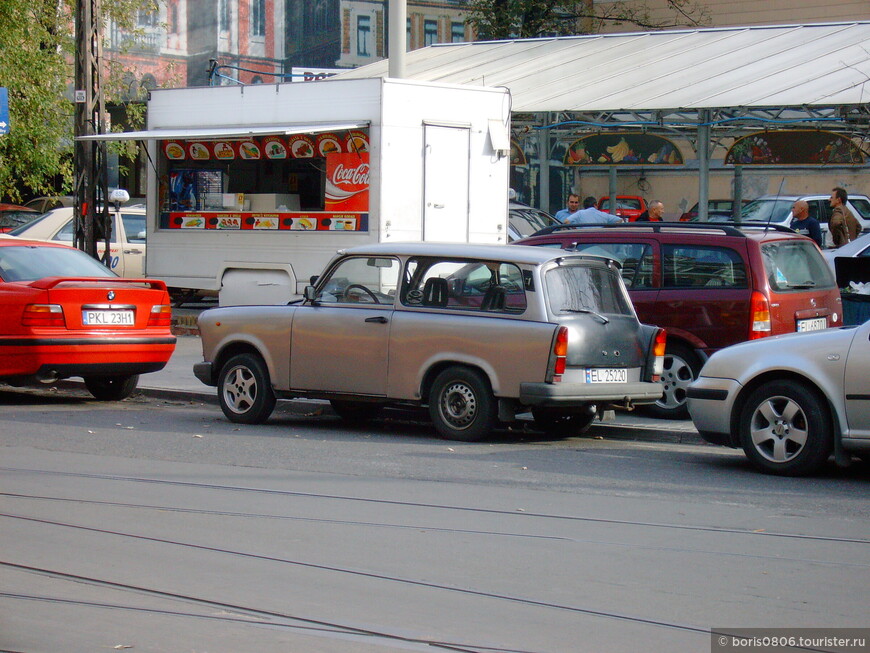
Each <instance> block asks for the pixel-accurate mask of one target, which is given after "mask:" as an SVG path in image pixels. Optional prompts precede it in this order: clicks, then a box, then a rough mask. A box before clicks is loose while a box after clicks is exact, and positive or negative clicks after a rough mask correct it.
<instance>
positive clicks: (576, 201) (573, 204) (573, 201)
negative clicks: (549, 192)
mask: <svg viewBox="0 0 870 653" xmlns="http://www.w3.org/2000/svg"><path fill="white" fill-rule="evenodd" d="M579 208H580V196H579V195H575V194H574V193H571V194H570V195H568V208H567V209H562V210H561V211H556V219H557V220H558V221H559V222H565V221H566V220H565V219H566V218H567V217H568V216H569V215H571V214H572V213H576V212H577V209H579Z"/></svg>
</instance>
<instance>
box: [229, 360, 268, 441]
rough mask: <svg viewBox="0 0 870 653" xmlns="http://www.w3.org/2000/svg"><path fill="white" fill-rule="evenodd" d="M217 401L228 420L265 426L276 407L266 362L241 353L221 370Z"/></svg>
mask: <svg viewBox="0 0 870 653" xmlns="http://www.w3.org/2000/svg"><path fill="white" fill-rule="evenodd" d="M218 400H219V401H220V404H221V410H223V411H224V415H226V417H227V419H228V420H230V421H231V422H237V423H239V424H262V423H263V422H265V421H266V420H267V419H269V415H271V414H272V410H273V409H274V408H275V393H274V392H273V390H272V383H271V381H270V380H269V372H268V371H267V370H266V364H265V363H264V362H263V359H262V358H260V357H259V356H257V355H256V354H238V355H236V356H233V357H232V358H230V359H229V360H228V361H227V362H226V363H225V364H224V366H223V367H222V368H221V372H220V375H219V377H218Z"/></svg>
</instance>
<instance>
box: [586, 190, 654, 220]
mask: <svg viewBox="0 0 870 653" xmlns="http://www.w3.org/2000/svg"><path fill="white" fill-rule="evenodd" d="M646 209H647V206H646V200H645V199H644V198H642V197H641V196H640V195H617V196H616V215H618V216H619V217H620V218H624V219H625V220H626V221H628V222H634V221H635V220H637V219H638V218H639V217H640V215H641V213H643V212H644V211H646ZM598 210H599V211H606V212H607V213H613V211H612V210H611V207H610V197H609V196H607V195H605V196H604V197H602V198H601V199H600V200H598Z"/></svg>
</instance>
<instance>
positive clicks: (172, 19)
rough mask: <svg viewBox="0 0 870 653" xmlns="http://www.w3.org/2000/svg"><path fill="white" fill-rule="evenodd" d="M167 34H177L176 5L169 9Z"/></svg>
mask: <svg viewBox="0 0 870 653" xmlns="http://www.w3.org/2000/svg"><path fill="white" fill-rule="evenodd" d="M167 22H168V23H169V33H170V34H178V5H172V6H171V7H169V20H168V21H167Z"/></svg>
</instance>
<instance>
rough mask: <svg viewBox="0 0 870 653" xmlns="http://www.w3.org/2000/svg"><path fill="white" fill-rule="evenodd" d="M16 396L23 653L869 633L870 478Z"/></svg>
mask: <svg viewBox="0 0 870 653" xmlns="http://www.w3.org/2000/svg"><path fill="white" fill-rule="evenodd" d="M184 346H186V345H182V347H184ZM155 376H156V375H155ZM155 381H156V379H155ZM0 407H2V408H0V447H2V449H0V452H2V459H0V460H2V463H0V467H2V469H0V533H2V536H0V537H2V543H0V544H2V551H3V553H2V560H0V578H2V581H0V586H2V588H3V589H2V592H0V650H8V651H28V652H30V651H58V650H63V651H95V650H111V649H112V648H114V647H122V646H125V647H133V648H132V650H138V651H210V652H214V651H218V652H220V651H228V652H229V651H248V650H256V651H290V650H292V651H329V652H331V651H335V652H338V651H375V650H393V649H396V650H424V649H425V650H433V649H434V650H460V651H541V652H544V651H547V652H549V651H553V652H562V651H608V652H609V651H638V650H646V651H709V649H710V637H709V632H708V631H709V629H710V628H711V627H716V626H721V627H734V628H737V627H747V626H780V627H783V626H819V625H826V626H857V625H862V624H866V623H867V617H868V610H867V607H866V601H865V600H864V599H865V598H866V587H867V585H868V581H870V574H868V569H870V546H868V545H870V538H867V528H866V489H867V482H868V474H867V470H866V468H857V467H856V468H851V469H848V470H839V469H837V468H834V467H831V468H829V469H828V470H827V472H826V474H825V475H823V476H822V477H820V478H815V479H783V478H772V477H767V476H762V475H760V474H757V473H755V472H754V471H753V470H752V469H751V468H750V467H749V466H748V464H747V463H746V461H745V460H744V458H743V456H742V455H741V454H739V453H736V452H730V451H727V450H721V449H718V448H715V447H709V446H706V445H703V444H697V443H680V442H676V441H673V440H672V441H668V440H667V438H664V437H661V438H658V439H653V438H651V437H646V438H643V437H639V436H637V435H634V434H632V433H631V432H629V431H623V430H620V429H614V428H611V427H606V426H596V427H593V430H592V431H591V432H590V434H589V436H588V437H583V438H572V439H568V440H556V441H553V440H547V439H545V438H542V437H541V436H539V435H536V434H534V433H532V432H526V431H524V430H522V429H519V428H517V429H512V430H504V431H501V432H499V434H498V438H497V439H496V440H495V441H493V442H490V443H479V444H468V443H456V442H447V441H444V440H441V439H439V438H437V436H436V435H435V434H434V431H433V430H432V428H431V426H429V425H428V424H426V423H425V422H422V421H418V420H416V419H414V417H415V416H414V415H413V414H410V415H409V414H403V413H393V414H391V415H390V416H389V417H388V418H387V419H384V420H379V421H377V422H375V423H373V424H371V425H367V426H358V427H350V428H349V427H346V426H344V425H343V424H342V423H341V422H340V421H339V420H338V419H337V418H335V417H334V416H333V415H331V414H330V413H329V411H328V410H323V409H322V408H321V407H318V406H316V405H315V406H310V405H305V404H297V403H295V402H288V403H284V404H282V405H280V406H279V409H278V410H277V411H276V413H275V415H274V416H273V418H272V419H271V420H270V421H269V423H267V424H266V425H262V426H241V425H236V424H232V423H229V422H227V421H226V420H225V419H224V417H223V415H222V414H221V413H220V410H219V408H218V407H217V405H216V404H215V403H214V402H213V401H212V400H211V399H209V400H208V401H203V400H201V399H197V398H195V397H193V396H190V397H184V396H176V397H174V398H172V397H164V398H161V397H157V396H149V395H147V394H138V395H136V396H134V397H133V398H131V399H130V400H128V401H125V402H122V403H120V404H111V403H100V402H96V401H93V400H91V399H90V398H89V397H88V395H87V393H86V392H85V391H84V390H83V389H76V388H72V389H69V388H66V389H61V390H59V391H49V390H41V391H11V390H7V389H0ZM608 429H610V430H608ZM636 431H638V429H636Z"/></svg>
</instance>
